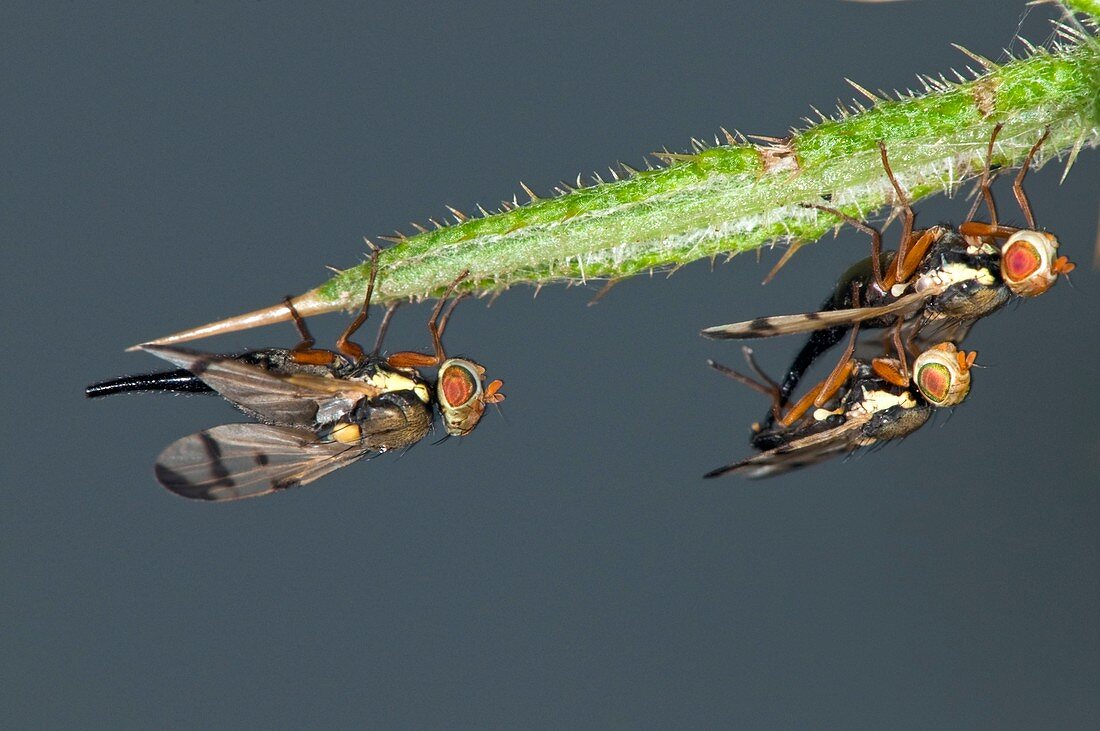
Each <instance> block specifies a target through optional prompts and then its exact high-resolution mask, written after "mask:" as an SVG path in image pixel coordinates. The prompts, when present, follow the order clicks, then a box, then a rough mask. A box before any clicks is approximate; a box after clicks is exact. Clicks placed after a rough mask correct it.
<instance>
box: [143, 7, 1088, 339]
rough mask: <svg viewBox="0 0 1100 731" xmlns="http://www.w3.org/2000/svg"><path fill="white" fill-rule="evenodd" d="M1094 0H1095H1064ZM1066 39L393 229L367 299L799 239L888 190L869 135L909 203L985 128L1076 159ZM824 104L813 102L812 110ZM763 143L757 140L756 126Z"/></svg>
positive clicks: (335, 298)
mask: <svg viewBox="0 0 1100 731" xmlns="http://www.w3.org/2000/svg"><path fill="white" fill-rule="evenodd" d="M1068 4H1069V5H1073V6H1074V8H1075V9H1078V10H1080V9H1081V7H1079V6H1089V5H1091V6H1095V5H1096V3H1095V0H1093V1H1092V2H1088V1H1087V0H1074V2H1069V3H1068ZM1063 36H1064V37H1065V39H1066V41H1068V42H1066V43H1063V44H1061V45H1059V46H1058V47H1056V48H1055V49H1053V50H1042V49H1034V51H1033V53H1032V54H1031V55H1030V56H1029V57H1027V58H1023V59H1019V60H1013V61H1011V62H1008V63H1005V64H1004V65H1001V66H998V65H995V64H993V63H992V62H989V61H987V60H986V59H982V58H980V57H978V56H976V55H973V54H970V53H969V52H967V51H964V53H966V54H967V55H968V56H970V58H971V59H972V61H973V62H974V63H975V65H977V66H978V67H979V71H978V72H974V73H972V76H973V77H974V78H972V79H971V80H968V81H966V80H963V78H962V77H961V76H960V77H959V79H958V80H957V81H948V80H946V79H945V78H944V77H942V76H941V77H939V78H936V79H933V78H927V77H926V78H923V79H922V82H923V84H924V89H923V91H922V92H921V93H919V94H917V93H912V92H909V93H906V94H903V95H900V98H898V99H894V100H886V99H882V98H879V97H878V96H877V95H872V94H871V93H870V92H867V91H866V90H864V89H862V88H861V87H858V86H857V87H856V88H857V90H859V91H860V92H861V93H862V94H863V95H864V96H865V97H866V99H865V101H864V102H863V104H855V105H853V108H851V109H842V110H840V111H839V113H838V114H837V115H836V116H835V117H826V116H825V115H821V118H820V121H819V122H817V123H814V124H812V125H811V126H808V127H807V128H805V129H803V130H801V131H798V132H794V133H792V134H790V135H788V136H786V137H783V138H781V139H780V138H774V139H771V138H767V139H764V140H763V141H762V143H761V144H753V143H751V142H750V141H749V140H747V139H746V138H744V137H743V136H739V135H736V136H735V135H731V134H729V133H725V139H724V140H722V141H721V142H722V144H717V145H716V146H714V147H704V146H703V145H701V144H697V145H696V148H695V150H694V151H693V152H692V153H691V154H683V155H680V154H664V155H658V156H657V157H659V158H660V159H661V160H662V161H663V162H664V163H665V164H666V166H665V167H661V168H659V169H656V170H647V171H641V172H636V171H633V170H629V169H628V170H624V171H623V173H622V175H621V179H618V180H611V181H607V182H603V181H597V182H594V183H592V184H589V185H587V186H581V185H580V184H579V183H580V181H579V180H578V185H577V186H565V187H563V188H561V189H559V191H558V193H557V195H555V196H553V197H547V198H540V197H536V196H534V194H532V193H531V192H530V191H527V193H528V197H530V198H531V200H530V202H528V203H524V204H522V205H520V204H518V203H517V204H515V205H513V204H505V206H504V208H503V209H502V210H501V211H499V212H496V213H487V214H485V215H482V216H480V217H467V216H466V215H465V214H462V213H460V212H457V211H454V212H453V213H454V217H455V219H456V220H455V222H454V223H453V224H452V225H447V226H443V227H439V228H436V229H435V230H425V231H422V232H420V233H416V234H415V235H411V236H408V237H401V238H399V239H398V240H397V241H396V242H395V245H393V246H391V247H389V248H387V249H386V250H385V251H383V252H382V253H381V256H380V257H379V261H378V266H379V270H378V276H377V284H376V286H375V289H374V298H373V300H372V301H373V302H378V303H392V302H397V301H403V300H418V299H422V298H425V297H432V296H438V295H439V294H441V293H442V292H443V291H444V290H446V288H447V287H448V285H449V284H450V283H451V282H453V281H454V280H455V279H456V278H457V277H458V276H459V275H460V274H461V273H462V272H468V277H467V279H466V280H465V281H464V282H463V283H462V285H461V288H460V289H461V290H462V291H467V292H475V293H477V294H487V293H494V292H498V291H501V290H504V289H507V288H508V287H511V286H512V285H515V284H521V283H527V284H532V285H540V286H541V285H543V284H546V283H550V282H555V281H563V280H568V281H578V280H580V281H585V280H589V279H620V278H623V277H629V276H631V275H634V274H639V273H643V272H649V271H652V270H653V269H655V268H673V267H678V266H681V265H684V264H687V263H689V262H692V261H695V260H697V259H701V258H707V257H715V256H718V255H733V254H737V253H740V252H744V251H749V250H751V249H754V248H757V247H759V246H762V245H765V244H769V243H771V244H775V243H787V244H789V245H799V244H802V243H805V242H810V241H814V240H816V239H818V238H820V237H821V236H822V235H823V234H824V233H826V232H828V231H830V230H831V229H832V228H834V227H835V226H836V225H837V220H836V218H835V217H834V216H832V215H830V214H827V213H822V212H820V211H817V210H812V209H807V208H804V207H802V206H801V205H800V204H803V203H822V202H825V201H828V202H829V205H831V206H834V207H837V208H840V209H842V210H844V211H845V212H848V213H850V214H851V215H855V216H858V217H865V216H866V215H867V214H868V213H870V212H871V211H874V210H875V209H878V208H880V207H882V206H883V205H885V204H888V203H891V202H892V201H893V191H892V188H891V187H890V185H889V183H888V181H887V178H886V176H885V175H884V172H883V168H882V164H881V162H880V157H879V148H878V143H879V142H880V141H881V142H883V143H884V144H885V146H886V148H887V150H888V152H889V157H890V163H891V165H892V167H893V169H894V172H895V174H896V176H897V178H898V180H899V181H900V182H901V184H902V185H903V186H904V187H905V188H906V190H907V191H908V193H909V195H910V197H911V198H912V199H913V200H918V199H920V198H922V197H924V196H927V195H931V194H934V193H939V192H944V191H951V190H953V189H955V188H956V187H957V186H958V185H959V184H960V182H961V181H963V180H965V179H967V178H968V177H972V176H974V175H975V174H976V173H977V172H979V171H980V170H981V167H982V165H983V164H984V156H985V151H986V145H987V143H988V140H989V137H990V133H991V130H992V129H993V127H994V125H996V124H998V123H1003V125H1004V128H1003V130H1002V132H1001V133H1000V136H999V137H998V139H997V148H996V150H995V153H994V159H993V162H994V163H995V164H999V165H1003V166H1013V165H1018V164H1020V163H1021V162H1022V160H1023V158H1024V156H1025V155H1026V154H1027V151H1028V149H1029V148H1030V147H1031V146H1032V144H1033V143H1034V142H1035V141H1036V140H1037V139H1038V138H1039V136H1040V135H1041V134H1042V131H1043V129H1044V128H1046V127H1049V128H1050V138H1049V139H1048V141H1047V143H1046V144H1045V146H1044V148H1043V150H1042V151H1041V154H1040V156H1039V160H1038V163H1039V164H1041V163H1042V162H1043V161H1045V160H1049V159H1050V158H1051V157H1053V156H1055V155H1062V154H1063V153H1067V152H1068V157H1069V161H1068V163H1067V166H1068V165H1069V164H1072V161H1073V159H1075V158H1076V156H1077V154H1078V152H1079V151H1080V150H1081V149H1082V147H1085V146H1093V145H1095V144H1096V142H1097V140H1098V138H1100V49H1098V46H1097V43H1096V39H1095V37H1093V36H1091V35H1086V34H1084V33H1080V32H1077V31H1074V30H1073V29H1070V28H1068V27H1067V28H1063ZM819 114H820V113H819ZM757 139H759V138H757ZM369 273H370V264H369V263H363V264H361V265H359V266H355V267H352V268H350V269H347V270H345V271H343V272H341V273H340V274H338V275H337V276H335V277H334V278H332V279H331V280H330V281H329V282H327V283H325V284H323V285H321V286H320V287H318V288H316V289H314V290H311V291H310V292H307V293H306V294H304V295H301V296H299V297H297V298H295V300H294V302H295V304H296V306H297V308H298V310H299V312H301V314H302V315H304V316H309V315H314V314H319V313H322V312H329V311H333V310H337V309H346V308H355V307H358V306H360V305H361V304H362V299H363V296H364V293H365V289H366V283H367V280H368V276H369ZM288 317H289V313H288V312H287V310H286V308H285V307H282V306H280V305H275V306H272V307H270V308H267V309H265V310H259V311H257V312H254V313H249V314H248V315H242V316H240V317H236V318H230V319H229V320H224V321H221V322H218V323H212V324H211V325H207V326H203V327H200V328H196V329H194V330H189V331H185V332H183V333H177V334H176V335H174V336H170V337H168V338H162V339H161V340H158V341H155V342H161V343H165V342H180V341H182V340H189V339H193V338H196V337H203V336H206V335H211V334H216V333H219V332H228V331H231V330H237V329H243V328H246V327H254V326H256V325H261V324H268V323H271V322H277V321H281V320H285V319H288Z"/></svg>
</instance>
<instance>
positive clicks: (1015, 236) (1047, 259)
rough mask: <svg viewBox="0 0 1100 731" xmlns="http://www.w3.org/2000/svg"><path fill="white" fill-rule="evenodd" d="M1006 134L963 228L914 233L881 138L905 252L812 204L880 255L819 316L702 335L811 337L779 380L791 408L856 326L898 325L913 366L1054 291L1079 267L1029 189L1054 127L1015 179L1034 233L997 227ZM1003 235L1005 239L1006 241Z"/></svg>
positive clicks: (763, 321)
mask: <svg viewBox="0 0 1100 731" xmlns="http://www.w3.org/2000/svg"><path fill="white" fill-rule="evenodd" d="M1000 130H1001V125H997V126H996V127H994V129H993V133H992V134H991V135H990V139H989V148H988V152H987V155H986V164H985V169H984V170H983V173H982V177H981V182H980V185H979V192H980V198H979V199H976V200H975V204H974V208H972V209H971V211H970V214H969V215H968V216H967V219H968V220H967V221H966V222H965V223H963V224H962V225H960V226H959V227H958V229H955V228H954V227H952V226H950V225H942V226H934V227H932V228H928V229H918V230H914V229H913V220H914V213H913V209H912V207H911V205H910V203H909V199H908V196H907V195H906V193H905V191H904V190H903V189H902V187H901V185H900V184H899V183H898V181H897V179H896V178H895V177H894V174H893V171H892V170H891V168H890V162H889V159H888V157H887V154H886V148H885V146H884V145H882V143H879V150H880V153H881V157H882V165H883V168H884V169H885V171H886V176H887V178H888V179H889V180H890V183H891V185H892V186H893V188H894V191H895V194H896V197H897V199H898V201H899V202H900V207H901V210H902V214H903V218H904V227H903V231H902V236H901V243H900V245H899V247H898V251H897V252H896V253H892V252H886V253H885V255H884V254H883V252H882V235H881V233H880V232H879V231H878V230H877V229H875V228H874V227H872V226H870V225H868V224H866V223H864V222H862V221H859V220H857V219H854V218H852V217H851V216H848V215H847V214H845V213H843V212H841V211H839V210H837V209H835V208H829V207H827V206H821V205H808V207H810V208H817V209H819V210H822V211H825V212H827V213H831V214H833V215H835V216H837V217H838V218H840V219H842V220H844V221H846V222H847V223H849V224H850V225H852V226H853V227H855V228H857V229H859V230H860V231H863V232H864V233H867V234H868V235H870V236H871V256H870V257H869V258H867V259H865V260H863V261H861V262H859V263H857V264H856V265H854V266H853V267H851V268H850V269H849V270H848V271H847V272H845V273H844V275H843V276H842V277H841V278H840V281H839V282H838V283H837V285H836V289H835V290H834V292H833V294H832V295H831V296H830V297H829V298H828V299H827V300H825V302H824V303H823V304H822V307H821V310H820V311H818V312H811V313H807V314H801V315H780V316H775V317H762V318H757V319H755V320H748V321H745V322H738V323H734V324H731V325H719V326H716V327H709V328H707V329H705V330H703V331H702V334H703V335H704V336H705V337H709V338H716V339H749V338H764V337H773V336H776V335H786V334H791V333H799V332H809V333H811V335H810V338H809V340H808V341H807V342H806V344H805V345H804V346H803V347H802V349H801V350H800V351H799V353H798V354H797V355H796V356H795V359H794V361H793V362H792V363H791V366H790V368H789V369H788V371H787V373H786V374H785V375H784V377H783V379H782V381H781V382H780V384H779V385H778V397H779V404H780V405H781V406H783V405H785V404H786V403H787V401H788V400H789V399H790V397H791V394H792V393H793V392H794V389H795V387H796V386H797V385H798V382H799V380H800V379H801V377H802V376H803V374H805V372H806V370H807V369H808V368H809V367H810V365H812V364H813V362H814V361H815V360H816V359H817V358H818V357H819V356H821V354H822V353H824V352H825V351H826V350H828V349H829V348H831V347H832V346H833V345H835V344H836V343H838V342H840V340H841V339H842V338H843V337H844V333H845V332H846V331H847V330H848V329H850V328H851V327H852V326H853V325H854V324H855V323H862V324H863V325H864V327H879V328H881V327H891V326H892V327H893V328H894V330H893V331H892V339H893V343H894V350H895V353H896V355H897V357H898V359H899V360H900V361H901V363H902V369H903V371H905V370H907V368H908V366H907V363H906V357H905V354H906V351H907V350H917V351H919V350H923V349H925V348H926V347H927V346H928V345H929V344H930V343H932V342H935V341H936V340H946V341H950V342H952V343H956V344H957V343H960V342H961V341H962V339H963V338H964V337H965V336H966V334H967V333H968V332H969V329H970V327H971V326H972V325H973V324H974V322H975V321H976V320H978V319H980V318H982V317H985V316H986V315H989V314H992V313H993V312H995V311H996V310H998V309H1000V308H1001V307H1003V306H1004V305H1005V303H1007V302H1008V300H1009V299H1011V297H1012V296H1013V295H1015V296H1022V297H1035V296H1037V295H1040V294H1042V293H1043V292H1046V291H1047V290H1048V289H1050V287H1051V286H1052V285H1053V284H1054V283H1055V282H1056V281H1057V279H1058V276H1059V275H1060V274H1068V273H1069V272H1070V271H1072V270H1073V268H1074V265H1073V264H1071V263H1070V262H1069V261H1068V260H1067V259H1066V257H1064V256H1057V250H1058V239H1057V238H1056V237H1055V236H1054V234H1052V233H1049V232H1047V231H1040V230H1038V229H1037V228H1036V225H1035V218H1034V216H1033V215H1032V212H1031V205H1030V204H1029V202H1028V199H1027V195H1026V194H1025V193H1024V189H1023V182H1024V177H1025V176H1026V174H1027V171H1028V169H1029V168H1030V166H1031V162H1032V159H1033V158H1034V156H1035V154H1036V153H1037V152H1038V150H1039V149H1040V147H1041V146H1042V144H1043V142H1044V141H1046V138H1047V135H1048V133H1049V130H1047V131H1045V132H1044V133H1043V135H1042V136H1041V137H1040V138H1039V140H1038V141H1037V142H1036V143H1035V144H1034V145H1033V146H1032V148H1031V150H1030V151H1029V152H1028V155H1027V158H1026V159H1025V160H1024V163H1023V165H1022V166H1021V168H1020V171H1019V173H1018V174H1017V176H1016V180H1015V182H1014V184H1013V192H1014V194H1015V197H1016V201H1017V203H1018V204H1019V206H1020V209H1021V210H1022V211H1023V214H1024V217H1025V219H1026V220H1027V226H1028V228H1026V229H1020V228H1014V227H1011V226H1005V225H1000V224H998V223H997V211H996V206H995V203H994V201H993V194H992V191H991V183H992V179H993V176H992V175H991V173H990V168H991V164H992V160H991V159H992V155H993V146H994V143H995V141H996V138H997V134H998V133H999V132H1000ZM982 200H984V201H985V203H986V206H987V207H988V209H989V212H990V220H991V222H990V223H983V222H980V221H975V220H973V218H974V214H975V212H976V209H977V205H978V204H979V203H980V202H981V201H982ZM1000 241H1003V243H1001V244H999V245H998V244H997V242H1000ZM884 264H885V268H884V266H883V265H884ZM903 341H904V342H903Z"/></svg>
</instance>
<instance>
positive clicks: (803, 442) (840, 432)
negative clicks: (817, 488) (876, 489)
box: [703, 416, 868, 479]
mask: <svg viewBox="0 0 1100 731" xmlns="http://www.w3.org/2000/svg"><path fill="white" fill-rule="evenodd" d="M867 421H868V418H867V417H862V416H855V417H850V418H849V419H848V420H847V421H845V422H844V423H843V424H841V425H840V426H838V427H836V428H835V429H828V430H826V431H823V432H820V433H818V434H812V435H810V436H808V437H802V438H799V439H793V440H791V441H790V442H788V443H787V444H784V445H782V446H779V447H776V448H775V449H769V450H768V451H766V452H761V453H760V454H756V455H753V456H752V457H749V458H748V459H744V460H741V461H740V462H735V463H734V464H730V465H726V466H725V467H719V468H718V469H716V470H711V471H710V472H708V473H707V474H705V475H703V477H721V476H722V475H729V474H737V475H742V476H744V477H748V478H750V479H759V478H761V477H775V476H776V475H782V474H784V473H786V472H790V471H792V470H797V469H800V468H802V467H809V466H810V465H812V464H817V463H818V462H822V461H824V460H826V459H829V458H830V457H834V456H836V455H839V454H843V453H845V452H850V451H852V450H853V449H855V448H856V447H857V446H859V445H858V442H857V440H858V439H859V437H860V436H861V434H860V428H861V427H862V426H863V425H864V424H865V423H866V422H867Z"/></svg>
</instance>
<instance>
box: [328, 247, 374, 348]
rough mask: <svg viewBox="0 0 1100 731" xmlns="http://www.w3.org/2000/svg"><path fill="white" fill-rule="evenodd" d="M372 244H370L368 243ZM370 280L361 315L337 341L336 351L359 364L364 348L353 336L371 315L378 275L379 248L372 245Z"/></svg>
mask: <svg viewBox="0 0 1100 731" xmlns="http://www.w3.org/2000/svg"><path fill="white" fill-rule="evenodd" d="M367 243H368V244H370V242H367ZM370 247H371V251H370V279H368V280H367V296H366V297H364V298H363V308H362V309H361V310H359V314H358V315H356V316H355V319H354V320H352V321H351V323H350V324H349V325H348V326H347V328H346V329H345V330H344V332H343V333H342V334H341V335H340V337H339V338H337V339H336V349H337V350H339V351H340V352H341V353H343V354H344V355H346V356H348V357H349V358H351V359H352V360H353V361H355V362H356V363H358V362H359V361H361V360H362V359H363V355H364V353H363V346H361V345H359V343H353V342H352V341H351V339H350V338H351V336H352V335H354V334H355V331H356V330H358V329H359V328H361V327H362V326H363V323H364V322H366V321H367V315H369V314H370V300H371V297H372V296H373V295H374V280H375V277H376V276H377V274H378V255H379V253H380V251H379V249H378V247H377V246H375V245H373V244H370Z"/></svg>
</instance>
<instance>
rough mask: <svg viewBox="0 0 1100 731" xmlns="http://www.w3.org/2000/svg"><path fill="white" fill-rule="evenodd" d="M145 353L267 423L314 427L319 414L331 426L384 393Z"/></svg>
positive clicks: (204, 358) (223, 361)
mask: <svg viewBox="0 0 1100 731" xmlns="http://www.w3.org/2000/svg"><path fill="white" fill-rule="evenodd" d="M142 347H143V348H144V349H145V350H147V351H148V352H150V353H152V354H153V355H156V356H157V357H160V358H163V359H164V360H166V361H168V362H169V363H173V364H175V365H176V366H178V367H180V368H185V369H187V370H189V371H191V372H192V373H194V374H195V375H196V376H198V377H199V378H201V379H202V380H203V382H204V383H206V384H207V385H208V386H210V387H211V388H213V389H214V390H215V391H217V392H218V393H219V394H221V395H222V396H223V397H225V398H226V399H227V400H229V401H231V402H232V403H233V404H235V405H236V406H238V407H239V408H240V409H241V410H242V411H244V412H245V413H246V414H248V415H250V416H253V417H255V418H257V419H259V420H260V421H263V422H266V423H268V424H276V425H283V426H310V427H312V426H315V425H316V424H317V421H318V419H317V414H318V411H323V412H324V414H325V415H326V418H325V420H326V421H331V420H334V419H337V418H339V417H340V416H341V415H343V414H345V413H347V412H348V411H350V410H351V409H352V408H353V407H354V406H355V404H356V403H358V402H359V401H360V400H361V399H363V398H364V397H367V398H373V397H375V396H377V395H378V394H379V393H381V390H380V389H378V388H376V387H374V386H371V385H369V384H367V383H365V382H363V381H349V380H345V379H340V378H327V377H324V376H317V375H309V374H304V373H294V374H286V375H284V374H275V373H271V372H269V371H267V370H265V369H263V368H261V367H259V366H255V365H249V364H248V363H244V362H242V361H241V360H239V359H238V358H234V357H232V356H226V355H215V354H212V353H200V352H198V351H194V350H186V349H184V348H170V347H166V346H163V345H145V346H142Z"/></svg>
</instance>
